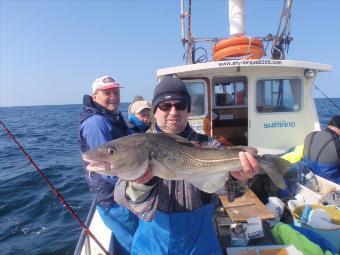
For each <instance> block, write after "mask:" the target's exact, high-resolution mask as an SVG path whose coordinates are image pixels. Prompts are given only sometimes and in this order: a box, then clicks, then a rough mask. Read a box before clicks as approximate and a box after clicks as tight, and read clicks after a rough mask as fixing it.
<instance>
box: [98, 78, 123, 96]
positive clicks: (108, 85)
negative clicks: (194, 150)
mask: <svg viewBox="0 0 340 255" xmlns="http://www.w3.org/2000/svg"><path fill="white" fill-rule="evenodd" d="M112 88H122V87H121V86H120V83H119V82H116V80H115V79H113V78H112V77H110V76H103V77H100V78H97V79H96V80H95V81H94V82H93V83H92V93H94V92H95V91H96V90H97V89H112Z"/></svg>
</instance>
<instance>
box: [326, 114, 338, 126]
mask: <svg viewBox="0 0 340 255" xmlns="http://www.w3.org/2000/svg"><path fill="white" fill-rule="evenodd" d="M328 125H329V126H334V127H337V128H340V115H335V116H334V117H333V118H332V119H331V120H330V121H329V123H328Z"/></svg>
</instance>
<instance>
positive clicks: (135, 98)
mask: <svg viewBox="0 0 340 255" xmlns="http://www.w3.org/2000/svg"><path fill="white" fill-rule="evenodd" d="M137 101H144V98H143V97H142V96H141V95H136V96H135V97H134V98H133V99H132V102H131V104H129V107H128V116H130V114H131V106H132V105H133V103H134V102H137Z"/></svg>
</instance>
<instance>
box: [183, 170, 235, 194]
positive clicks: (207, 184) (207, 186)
mask: <svg viewBox="0 0 340 255" xmlns="http://www.w3.org/2000/svg"><path fill="white" fill-rule="evenodd" d="M205 172H206V174H205ZM228 175H229V174H228V171H227V170H226V171H220V172H216V173H214V174H212V173H211V172H209V171H199V173H197V174H193V175H190V176H188V177H187V178H186V181H187V182H189V183H191V184H192V185H194V186H195V187H196V188H198V189H200V190H202V191H204V192H207V193H214V192H216V191H217V190H219V189H220V188H222V187H223V185H224V183H225V181H226V180H227V178H228Z"/></svg>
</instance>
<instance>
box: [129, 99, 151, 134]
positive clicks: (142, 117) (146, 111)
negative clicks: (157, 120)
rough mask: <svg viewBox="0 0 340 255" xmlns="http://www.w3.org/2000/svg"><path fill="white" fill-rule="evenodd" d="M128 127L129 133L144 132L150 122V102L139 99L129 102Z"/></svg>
mask: <svg viewBox="0 0 340 255" xmlns="http://www.w3.org/2000/svg"><path fill="white" fill-rule="evenodd" d="M130 112H131V114H130V115H129V122H128V127H129V131H130V134H134V133H144V132H146V131H147V130H148V128H149V127H150V124H151V104H150V103H149V102H148V101H145V100H139V101H136V102H134V103H132V104H131V108H130Z"/></svg>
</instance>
